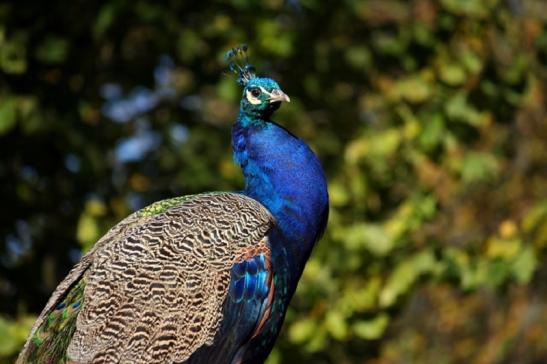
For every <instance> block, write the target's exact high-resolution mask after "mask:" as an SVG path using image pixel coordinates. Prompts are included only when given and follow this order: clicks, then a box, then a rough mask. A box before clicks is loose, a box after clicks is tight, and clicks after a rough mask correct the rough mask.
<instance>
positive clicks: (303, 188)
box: [17, 46, 329, 364]
mask: <svg viewBox="0 0 547 364" xmlns="http://www.w3.org/2000/svg"><path fill="white" fill-rule="evenodd" d="M226 58H227V61H228V62H229V69H230V70H231V71H232V72H234V73H235V74H236V79H237V82H238V83H239V84H240V85H241V86H242V88H243V92H242V98H241V102H240V111H239V116H238V118H237V120H236V122H235V123H234V124H233V126H232V132H231V134H232V150H233V157H234V161H235V163H236V164H237V165H239V167H240V168H241V170H242V172H243V175H244V179H245V187H244V190H242V191H238V192H207V193H201V194H196V195H188V196H182V197H175V198H171V199H167V200H163V201H159V202H156V203H153V204H151V205H149V206H148V207H145V208H143V209H141V210H139V211H136V212H135V213H133V214H132V215H130V216H128V217H127V218H125V219H124V220H122V221H121V222H120V223H118V224H117V225H115V226H114V227H113V228H112V229H111V230H110V231H108V233H107V234H106V235H105V236H103V237H102V238H101V239H99V240H98V241H97V243H96V244H95V246H94V247H93V248H92V249H91V250H90V251H89V252H88V253H87V254H86V255H84V256H83V257H82V258H81V260H80V262H79V263H78V264H77V265H76V266H75V267H74V268H73V269H72V270H71V271H70V272H69V273H68V275H67V276H66V278H65V279H64V280H63V281H62V282H61V283H60V284H59V286H58V287H57V288H56V289H55V291H54V292H53V294H52V296H51V298H50V299H49V301H48V302H47V304H46V306H45V308H44V309H43V311H42V313H41V314H40V316H39V317H38V319H37V321H36V323H35V324H34V326H33V328H32V330H31V332H30V334H29V338H28V339H27V342H26V343H25V345H24V347H23V350H22V351H21V353H20V355H19V357H18V359H17V363H40V364H42V363H78V364H80V363H135V364H139V363H233V364H236V363H262V362H263V361H264V360H265V359H266V357H267V356H268V354H269V353H270V351H271V350H272V347H273V345H274V342H275V340H276V338H277V336H278V334H279V331H280V328H281V326H282V323H283V320H284V317H285V313H286V310H287V306H288V305H289V302H290V300H291V297H292V296H293V294H294V292H295V289H296V286H297V283H298V280H299V279H300V276H301V274H302V271H303V269H304V265H305V264H306V261H307V260H308V258H309V255H310V252H311V250H312V248H313V246H314V245H315V243H316V242H317V241H318V240H319V238H320V237H321V235H322V233H323V231H324V229H325V226H326V224H327V219H328V207H329V202H328V191H327V183H326V179H325V175H324V172H323V169H322V167H321V165H320V163H319V160H318V158H317V157H316V155H315V154H314V153H313V151H312V150H311V149H310V148H309V147H308V145H306V143H305V142H303V141H302V140H301V139H299V138H298V137H296V136H295V135H293V134H291V133H290V132H289V131H287V130H286V129H285V128H283V127H282V126H280V125H279V124H277V123H275V122H273V121H272V120H271V117H272V114H273V113H274V112H275V111H276V110H277V109H278V108H279V107H280V105H281V103H282V102H284V101H285V102H290V98H289V96H287V95H286V94H285V93H284V92H283V91H282V90H281V88H280V86H279V84H278V83H277V82H276V81H274V80H273V79H272V78H268V77H262V76H258V75H257V74H256V72H255V69H254V67H253V66H252V65H250V64H249V62H248V57H247V48H246V46H239V47H236V48H232V49H231V50H230V51H228V52H227V53H226Z"/></svg>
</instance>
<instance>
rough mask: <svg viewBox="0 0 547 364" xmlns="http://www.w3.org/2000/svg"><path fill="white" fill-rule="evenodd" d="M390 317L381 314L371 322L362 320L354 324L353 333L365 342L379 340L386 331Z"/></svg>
mask: <svg viewBox="0 0 547 364" xmlns="http://www.w3.org/2000/svg"><path fill="white" fill-rule="evenodd" d="M388 324H389V316H388V315H387V314H385V313H381V314H379V315H377V316H376V317H374V318H373V319H371V320H362V321H358V322H356V323H355V324H353V332H354V333H355V335H357V336H358V337H360V338H362V339H365V340H375V339H379V338H380V337H381V336H382V335H383V334H384V332H385V331H386V328H387V325H388Z"/></svg>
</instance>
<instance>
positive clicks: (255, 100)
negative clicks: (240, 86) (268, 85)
mask: <svg viewBox="0 0 547 364" xmlns="http://www.w3.org/2000/svg"><path fill="white" fill-rule="evenodd" d="M258 88H259V89H260V91H262V93H264V94H266V95H268V97H271V96H272V94H271V93H270V92H268V91H266V89H265V88H264V87H262V86H258ZM245 95H246V96H247V101H249V103H251V104H253V105H258V104H261V103H262V101H261V100H260V98H258V97H254V96H253V94H252V93H251V91H249V90H247V91H245Z"/></svg>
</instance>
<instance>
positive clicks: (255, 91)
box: [251, 87, 262, 97]
mask: <svg viewBox="0 0 547 364" xmlns="http://www.w3.org/2000/svg"><path fill="white" fill-rule="evenodd" d="M261 93H262V91H260V89H259V88H256V87H255V88H252V89H251V95H253V97H258V96H260V94H261Z"/></svg>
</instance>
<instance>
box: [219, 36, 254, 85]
mask: <svg viewBox="0 0 547 364" xmlns="http://www.w3.org/2000/svg"><path fill="white" fill-rule="evenodd" d="M247 50H248V47H247V45H246V44H242V45H240V46H239V47H234V48H232V49H230V50H229V51H228V52H226V53H225V55H224V59H225V60H226V61H230V63H228V70H229V71H230V72H232V73H234V74H235V75H236V76H237V82H238V83H239V84H240V85H241V86H245V85H246V84H247V82H249V80H250V79H251V78H253V77H255V76H256V74H255V68H254V67H253V65H251V64H249V57H248V56H247Z"/></svg>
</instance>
